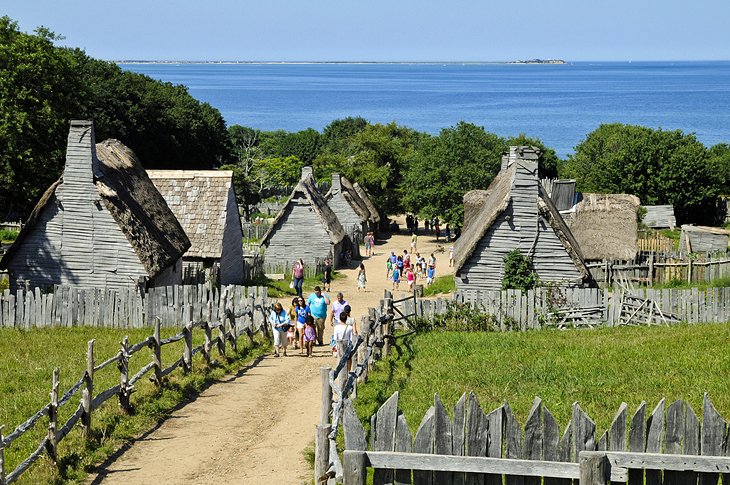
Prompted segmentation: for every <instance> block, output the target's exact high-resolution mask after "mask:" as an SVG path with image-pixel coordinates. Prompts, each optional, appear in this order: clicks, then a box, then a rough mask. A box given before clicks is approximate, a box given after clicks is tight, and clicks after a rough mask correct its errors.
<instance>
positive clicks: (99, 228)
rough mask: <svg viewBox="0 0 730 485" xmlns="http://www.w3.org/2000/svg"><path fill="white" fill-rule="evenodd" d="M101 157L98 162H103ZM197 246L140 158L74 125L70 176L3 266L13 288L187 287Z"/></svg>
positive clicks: (43, 203) (38, 210)
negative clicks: (189, 257)
mask: <svg viewBox="0 0 730 485" xmlns="http://www.w3.org/2000/svg"><path fill="white" fill-rule="evenodd" d="M97 155H98V157H97ZM189 247H190V241H189V240H188V237H187V236H186V235H185V232H184V231H183V229H182V227H181V226H180V223H179V222H178V221H177V219H176V218H175V216H174V215H173V213H172V212H171V211H170V209H169V208H168V206H167V204H166V203H165V200H164V199H163V198H162V196H161V195H160V193H159V192H158V191H157V189H156V188H155V186H154V185H153V184H152V182H151V181H150V179H149V178H148V177H147V174H146V173H145V171H144V169H143V168H142V166H141V164H140V163H139V161H138V160H137V159H136V157H135V155H134V153H132V151H131V150H129V149H128V148H127V147H125V146H124V145H123V144H122V143H121V142H119V141H117V140H106V141H104V142H102V143H100V144H98V145H96V144H95V139H94V125H93V123H92V122H91V121H71V129H70V131H69V134H68V147H67V151H66V164H65V167H64V171H63V176H62V177H61V178H60V179H59V180H58V181H56V182H55V183H54V184H53V185H51V186H50V187H49V188H48V190H46V192H45V193H44V194H43V196H42V197H41V199H40V201H39V202H38V204H37V205H36V206H35V208H34V209H33V212H32V213H31V215H30V218H29V220H28V222H27V223H26V225H25V226H24V227H23V230H22V231H21V232H20V234H19V236H18V239H17V240H16V241H15V243H14V244H13V246H12V247H11V248H10V250H9V251H8V252H7V254H6V255H5V256H4V257H3V259H2V261H0V268H2V269H7V270H9V272H10V276H11V285H12V287H13V288H18V287H22V286H24V285H28V286H29V287H31V288H33V287H49V286H52V285H74V286H83V287H112V288H114V287H128V286H133V285H148V286H161V285H172V284H180V283H181V281H182V278H181V270H182V259H181V258H182V255H183V254H184V253H185V251H187V249H188V248H189Z"/></svg>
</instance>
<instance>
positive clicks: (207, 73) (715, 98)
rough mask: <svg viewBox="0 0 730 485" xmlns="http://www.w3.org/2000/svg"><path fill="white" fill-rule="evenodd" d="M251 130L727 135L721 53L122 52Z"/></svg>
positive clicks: (571, 139) (547, 138)
mask: <svg viewBox="0 0 730 485" xmlns="http://www.w3.org/2000/svg"><path fill="white" fill-rule="evenodd" d="M120 66H121V67H122V68H123V69H126V70H130V71H134V72H139V73H142V74H146V75H148V76H150V77H152V78H155V79H159V80H162V81H167V82H171V83H174V84H183V85H185V86H187V87H188V89H189V92H190V94H191V95H192V96H194V97H195V98H197V99H199V100H201V101H205V102H207V103H210V104H211V105H212V106H214V107H216V108H217V109H219V110H220V112H221V114H222V115H223V117H224V119H225V121H226V123H227V124H228V125H229V126H230V125H234V124H240V125H244V126H249V127H252V128H258V129H261V130H278V129H283V130H287V131H298V130H303V129H305V128H314V129H316V130H321V129H322V128H324V127H325V126H327V124H329V123H330V122H331V121H332V120H335V119H338V118H344V117H347V116H362V117H364V118H365V119H367V120H369V121H370V122H372V123H376V122H377V123H389V122H391V121H395V122H396V123H398V124H400V125H405V126H408V127H411V128H414V129H416V130H419V131H425V132H428V133H432V134H437V133H438V132H439V131H440V130H441V129H443V128H446V127H449V126H453V125H455V124H456V123H457V122H458V121H461V120H463V121H468V122H471V123H474V124H477V125H480V126H483V127H484V128H485V129H486V130H487V131H490V132H493V133H496V134H498V135H500V136H514V135H519V134H521V133H524V134H526V135H527V136H530V137H536V138H540V139H541V140H542V141H543V143H545V145H547V146H549V147H551V148H553V149H555V150H556V152H557V153H558V155H559V156H561V157H565V156H566V155H568V154H570V153H572V152H573V149H574V147H575V146H576V145H577V144H578V143H580V142H581V141H582V140H583V139H585V137H586V135H587V134H588V133H590V132H591V131H593V130H595V129H596V128H597V127H598V126H599V125H601V124H603V123H626V124H637V125H644V126H649V127H653V128H662V129H667V130H674V129H679V130H682V131H684V132H685V133H694V134H696V136H697V138H698V139H699V140H700V141H701V142H703V143H704V144H705V145H707V146H712V145H715V144H717V143H730V62H727V61H722V62H569V63H567V64H564V65H551V64H456V63H446V64H441V63H425V64H424V63H414V64H408V63H403V64H379V63H367V64H347V63H345V64H192V63H181V64H172V63H162V64H153V63H144V64H120Z"/></svg>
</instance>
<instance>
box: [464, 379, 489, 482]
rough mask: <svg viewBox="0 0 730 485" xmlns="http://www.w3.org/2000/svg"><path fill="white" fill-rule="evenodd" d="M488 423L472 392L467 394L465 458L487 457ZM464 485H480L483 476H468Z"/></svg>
mask: <svg viewBox="0 0 730 485" xmlns="http://www.w3.org/2000/svg"><path fill="white" fill-rule="evenodd" d="M488 426H489V423H488V422H487V416H486V415H485V414H484V411H483V410H482V407H481V406H480V405H479V401H478V400H477V398H476V396H475V395H474V393H473V392H470V393H469V399H468V402H467V413H466V431H465V434H466V439H465V441H466V449H465V452H464V455H466V456H487V439H488V437H487V432H488ZM465 483H466V485H482V484H483V483H484V475H476V474H469V475H467V476H466V482H465Z"/></svg>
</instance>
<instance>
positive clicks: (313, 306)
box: [307, 286, 330, 345]
mask: <svg viewBox="0 0 730 485" xmlns="http://www.w3.org/2000/svg"><path fill="white" fill-rule="evenodd" d="M329 304H330V297H329V295H328V294H326V293H322V288H320V287H319V286H315V287H314V293H312V294H311V295H309V298H308V299H307V305H308V306H309V310H310V311H311V312H312V317H314V326H315V329H316V330H317V343H318V344H319V345H324V340H323V339H324V322H325V320H327V307H328V306H329Z"/></svg>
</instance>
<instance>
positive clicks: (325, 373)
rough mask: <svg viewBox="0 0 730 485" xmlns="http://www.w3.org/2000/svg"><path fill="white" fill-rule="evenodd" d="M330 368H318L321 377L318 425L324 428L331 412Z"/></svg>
mask: <svg viewBox="0 0 730 485" xmlns="http://www.w3.org/2000/svg"><path fill="white" fill-rule="evenodd" d="M331 370H332V368H330V367H320V368H319V371H320V374H321V375H322V409H321V410H320V413H319V424H320V425H321V426H325V425H327V424H329V422H330V413H331V412H332V388H331V387H330V371H331Z"/></svg>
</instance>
